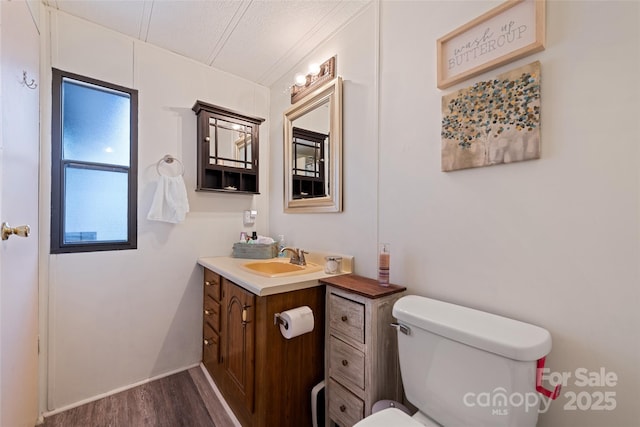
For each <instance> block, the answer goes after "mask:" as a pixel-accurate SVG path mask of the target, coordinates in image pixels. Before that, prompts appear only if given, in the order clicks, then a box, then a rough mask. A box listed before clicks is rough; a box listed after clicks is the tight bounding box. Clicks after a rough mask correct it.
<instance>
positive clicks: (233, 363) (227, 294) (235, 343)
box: [221, 277, 255, 413]
mask: <svg viewBox="0 0 640 427" xmlns="http://www.w3.org/2000/svg"><path fill="white" fill-rule="evenodd" d="M222 307H223V313H222V334H221V335H222V339H223V346H222V351H223V355H222V363H223V366H224V373H225V375H224V377H225V378H224V383H225V389H227V390H228V391H229V394H231V395H232V396H233V399H234V400H236V401H242V402H244V403H245V405H246V409H247V411H248V412H249V413H251V412H253V404H254V391H253V385H254V348H255V321H254V320H255V316H254V313H255V295H253V294H252V293H251V292H248V291H246V290H244V289H242V288H241V287H240V286H238V285H236V284H234V283H233V282H231V281H229V280H227V279H225V278H224V277H223V278H222Z"/></svg>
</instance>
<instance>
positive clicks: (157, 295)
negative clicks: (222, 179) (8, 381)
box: [41, 10, 269, 410]
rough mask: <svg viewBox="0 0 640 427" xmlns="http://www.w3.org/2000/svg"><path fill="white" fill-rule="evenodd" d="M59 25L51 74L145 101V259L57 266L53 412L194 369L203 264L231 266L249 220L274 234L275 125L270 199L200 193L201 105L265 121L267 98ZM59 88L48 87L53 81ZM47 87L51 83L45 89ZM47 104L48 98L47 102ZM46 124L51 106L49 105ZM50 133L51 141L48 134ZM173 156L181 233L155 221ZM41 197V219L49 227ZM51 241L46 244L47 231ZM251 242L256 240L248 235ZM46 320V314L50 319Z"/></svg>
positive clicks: (163, 56)
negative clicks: (151, 217) (217, 260)
mask: <svg viewBox="0 0 640 427" xmlns="http://www.w3.org/2000/svg"><path fill="white" fill-rule="evenodd" d="M46 16H47V19H48V18H49V17H50V26H51V41H50V45H51V46H50V56H46V57H45V59H44V61H45V62H48V61H50V64H45V65H44V66H43V68H44V69H45V70H47V72H49V73H50V67H49V65H50V66H53V67H56V68H60V69H63V70H66V71H70V72H74V73H78V74H82V75H87V76H90V77H93V78H97V79H101V80H106V81H109V82H112V83H115V84H119V85H123V86H127V87H132V88H135V89H137V90H138V91H139V94H138V96H139V127H138V131H139V134H138V137H139V147H138V154H139V160H138V169H139V176H138V185H139V189H138V249H137V250H129V251H115V252H97V253H82V254H61V255H49V254H48V244H49V243H48V242H47V241H45V242H44V243H43V244H42V255H43V260H44V261H43V268H44V269H45V271H48V274H46V273H45V274H46V276H45V277H46V280H48V290H47V291H45V292H44V298H45V299H47V300H48V312H49V317H48V409H50V410H51V409H56V408H61V407H64V406H66V405H70V404H74V403H76V402H78V401H81V400H83V399H88V398H92V397H93V396H96V395H98V394H100V393H105V392H109V391H111V390H114V389H117V388H119V387H124V386H128V385H130V384H133V383H136V382H138V381H143V380H145V379H148V378H151V377H155V376H159V375H163V374H165V373H167V372H171V371H174V370H178V369H183V368H185V367H188V366H190V365H193V364H196V363H198V362H199V361H200V359H201V329H202V320H201V319H202V317H201V316H202V312H201V307H202V271H201V270H202V269H201V268H200V267H199V266H197V265H196V260H197V258H198V257H200V256H212V255H228V254H230V252H231V245H232V244H233V242H234V241H236V240H237V238H238V236H239V232H240V231H242V230H244V229H245V228H244V227H243V224H242V211H243V210H245V209H257V211H258V218H257V223H256V228H253V229H257V231H258V232H259V233H260V234H262V233H266V227H267V223H268V205H267V199H266V194H265V193H266V190H267V187H268V176H269V161H268V159H269V138H268V136H269V122H268V121H266V122H265V123H264V124H262V126H261V127H260V130H261V132H262V138H261V143H262V145H261V147H260V157H261V158H260V162H261V170H260V181H261V189H262V192H263V194H261V195H259V196H251V195H229V194H213V193H203V192H198V193H196V192H195V191H194V189H195V185H196V182H195V181H196V116H195V114H194V112H193V111H192V110H191V107H192V106H193V104H194V102H195V101H196V100H197V99H199V100H202V101H206V102H210V103H213V104H216V105H220V106H224V107H228V108H230V109H232V110H236V111H241V112H244V113H246V114H249V115H255V116H259V117H264V118H267V116H268V111H269V92H268V90H267V89H266V88H264V87H261V86H259V85H256V84H254V83H251V82H248V81H246V80H243V79H240V78H238V77H235V76H232V75H229V74H226V73H223V72H219V71H216V70H214V69H211V68H210V67H206V66H204V65H202V64H198V63H196V62H193V61H190V60H187V59H185V58H183V57H180V56H177V55H174V54H172V53H170V52H168V51H165V50H161V49H158V48H154V47H152V46H150V45H147V44H145V43H143V42H140V41H138V40H134V39H131V38H128V37H126V36H123V35H120V34H118V33H115V32H112V31H108V30H106V29H103V28H101V27H98V26H96V25H93V24H90V23H88V22H86V21H83V20H79V19H77V18H73V17H71V16H69V15H66V14H64V13H61V12H57V11H54V10H47V14H46ZM49 80H50V75H49ZM44 81H46V79H45V78H43V82H44ZM48 93H50V90H49V92H48ZM42 114H43V117H44V123H49V122H50V119H49V117H50V106H48V105H44V108H43V113H42ZM49 133H50V132H49ZM49 133H47V134H46V135H45V138H43V139H44V143H43V152H44V153H45V155H43V159H42V168H43V176H44V177H45V178H44V179H43V182H42V185H43V188H45V189H48V188H50V187H49V186H50V182H49V181H50V180H49V176H50V169H49V164H50V157H49V156H50V154H49V152H50V137H49ZM165 154H172V155H174V156H176V157H177V158H178V159H180V160H181V161H182V162H183V164H184V166H185V175H184V178H185V181H186V186H187V190H188V197H189V203H190V205H191V212H190V213H189V214H187V218H186V220H185V221H184V222H183V223H181V224H178V225H171V224H168V223H159V222H151V221H148V220H147V219H146V216H147V213H148V210H149V207H150V204H151V200H152V196H153V193H154V191H155V187H156V180H157V173H156V163H157V162H158V160H159V159H161V158H162V157H163V156H164V155H165ZM46 193H48V191H47V190H44V191H43V195H42V198H43V200H42V206H43V210H42V212H41V216H42V217H43V218H46V219H48V218H49V217H50V212H49V209H48V208H46V207H48V206H49V204H50V201H49V196H48V195H47V194H46ZM42 225H43V226H44V227H46V228H45V229H44V230H43V233H42V235H43V236H45V238H46V236H48V235H49V224H48V223H47V221H43V224H42ZM247 230H252V229H247ZM45 311H46V310H45Z"/></svg>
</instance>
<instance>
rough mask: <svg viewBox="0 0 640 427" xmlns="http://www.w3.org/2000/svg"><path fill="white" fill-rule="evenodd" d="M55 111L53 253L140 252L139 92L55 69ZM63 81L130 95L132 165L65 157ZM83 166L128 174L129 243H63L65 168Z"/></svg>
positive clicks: (52, 117) (52, 210) (52, 193)
mask: <svg viewBox="0 0 640 427" xmlns="http://www.w3.org/2000/svg"><path fill="white" fill-rule="evenodd" d="M52 75H53V78H52V98H51V99H52V107H51V109H52V111H51V253H52V254H59V253H77V252H97V251H113V250H122V249H137V245H138V241H137V236H138V91H137V90H135V89H130V88H127V87H123V86H119V85H115V84H112V83H108V82H105V81H101V80H97V79H94V78H90V77H86V76H82V75H79V74H74V73H70V72H67V71H63V70H59V69H56V68H53V69H52ZM64 78H68V79H72V80H77V81H79V82H83V83H89V84H92V85H95V86H101V87H103V88H105V89H107V90H115V91H118V92H123V93H127V94H129V97H130V98H129V99H130V103H131V105H130V122H129V126H130V127H129V130H130V136H129V144H130V145H129V166H128V167H126V166H125V167H123V166H119V165H109V164H97V163H92V162H82V161H77V160H73V161H72V160H64V159H63V158H62V153H63V150H62V147H63V139H62V136H63V135H62V101H63V100H62V82H63V79H64ZM66 164H68V165H73V166H76V167H78V166H81V167H86V168H88V169H92V170H113V171H118V172H122V171H125V170H126V171H127V173H128V180H127V181H128V195H127V205H128V209H127V240H126V241H123V242H87V241H83V242H81V243H64V238H63V237H64V219H65V215H64V200H65V185H64V167H65V165H66Z"/></svg>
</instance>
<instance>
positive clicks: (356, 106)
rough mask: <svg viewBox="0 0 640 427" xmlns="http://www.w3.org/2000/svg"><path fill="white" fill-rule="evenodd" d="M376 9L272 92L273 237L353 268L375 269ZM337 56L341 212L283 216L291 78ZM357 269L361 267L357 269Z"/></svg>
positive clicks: (370, 9) (313, 54)
mask: <svg viewBox="0 0 640 427" xmlns="http://www.w3.org/2000/svg"><path fill="white" fill-rule="evenodd" d="M375 28H376V9H375V8H374V7H373V6H370V7H367V8H366V9H365V10H364V11H363V12H362V13H360V14H359V15H358V16H357V17H356V18H355V19H354V20H353V21H352V22H351V23H350V24H349V25H347V26H346V27H345V28H343V30H342V31H340V32H339V33H337V34H336V35H335V36H334V37H332V38H331V39H330V40H328V41H327V42H326V43H324V44H323V45H322V46H320V47H319V48H318V49H316V50H314V51H313V52H311V53H310V54H309V55H308V57H307V58H306V59H305V60H303V61H302V62H301V63H300V64H299V66H298V67H295V68H294V69H293V70H291V73H289V74H285V75H284V76H283V77H282V78H281V79H280V80H279V81H278V82H276V83H275V84H273V85H272V86H271V113H270V114H271V115H270V119H271V135H270V141H271V157H270V163H271V165H272V167H271V175H270V181H269V215H270V223H269V225H270V230H271V234H272V235H279V234H284V235H285V237H286V242H287V245H288V246H297V247H300V248H304V249H305V250H318V251H328V252H332V251H333V252H338V253H343V254H348V255H355V257H356V265H361V266H362V267H364V268H368V269H370V268H372V266H373V268H375V252H376V247H375V244H369V242H370V241H371V238H373V241H374V242H375V235H374V234H375V231H376V228H377V223H376V220H377V215H376V202H377V200H376V193H377V188H376V187H377V183H376V178H375V177H376V173H377V167H378V152H377V149H378V148H377V144H376V140H377V125H376V123H377V119H376V115H377V106H376V101H377V99H376V94H377V92H376V80H377V69H376V58H377V54H376V49H377V37H376V35H375ZM334 55H337V62H336V66H337V74H338V75H340V76H342V77H343V78H344V81H343V94H344V97H343V117H344V119H345V120H344V121H343V159H344V168H343V191H344V194H346V195H347V196H345V199H344V212H341V213H330V214H296V213H286V214H285V213H284V212H283V206H284V194H283V190H282V188H283V185H284V175H283V174H284V171H283V167H282V163H283V158H284V153H283V112H284V111H285V110H286V109H287V108H289V107H290V106H291V96H290V92H289V87H290V86H291V85H292V84H293V77H294V75H295V74H297V73H299V72H306V70H307V67H308V65H309V64H310V63H313V62H315V63H319V64H320V63H322V62H324V61H325V60H327V59H329V58H330V57H332V56H334ZM360 263H362V264H360Z"/></svg>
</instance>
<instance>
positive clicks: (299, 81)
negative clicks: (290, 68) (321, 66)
mask: <svg viewBox="0 0 640 427" xmlns="http://www.w3.org/2000/svg"><path fill="white" fill-rule="evenodd" d="M295 82H296V86H304V85H305V84H306V83H307V76H305V75H303V74H296V77H295Z"/></svg>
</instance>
